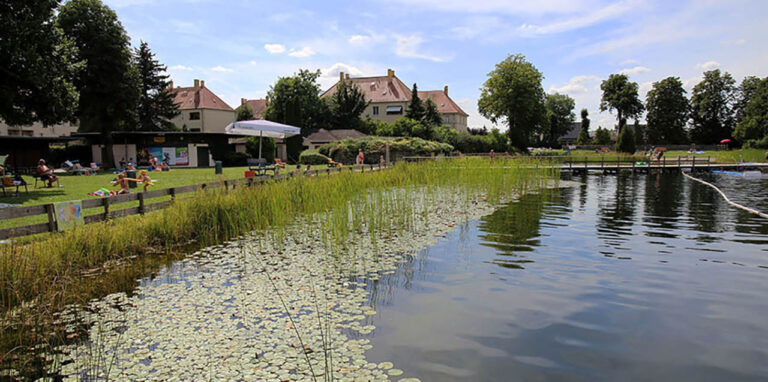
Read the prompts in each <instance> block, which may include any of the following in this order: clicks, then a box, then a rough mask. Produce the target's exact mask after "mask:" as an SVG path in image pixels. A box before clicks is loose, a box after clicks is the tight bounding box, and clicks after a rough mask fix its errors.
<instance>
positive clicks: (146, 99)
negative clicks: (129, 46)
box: [135, 41, 179, 131]
mask: <svg viewBox="0 0 768 382" xmlns="http://www.w3.org/2000/svg"><path fill="white" fill-rule="evenodd" d="M135 61H136V67H137V68H138V71H139V81H140V84H141V95H140V97H139V111H138V118H139V130H144V131H156V130H176V126H174V125H173V123H171V121H170V119H171V118H173V117H175V116H177V115H179V107H178V106H177V105H176V103H175V102H174V96H173V94H172V93H171V92H170V90H169V88H168V86H169V81H168V77H169V76H168V75H167V74H164V73H165V71H166V69H167V68H166V66H165V65H163V64H161V63H160V61H158V60H156V59H155V54H154V53H152V51H151V50H150V49H149V44H147V43H146V42H144V41H142V42H141V45H140V46H139V48H138V49H136V53H135Z"/></svg>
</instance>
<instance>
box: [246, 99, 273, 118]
mask: <svg viewBox="0 0 768 382" xmlns="http://www.w3.org/2000/svg"><path fill="white" fill-rule="evenodd" d="M267 102H268V101H267V99H266V98H262V99H245V98H243V99H242V100H241V103H240V104H241V105H242V104H243V103H245V104H247V105H248V107H250V108H251V111H252V112H253V119H262V118H264V110H267Z"/></svg>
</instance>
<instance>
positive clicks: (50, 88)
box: [0, 0, 82, 125]
mask: <svg viewBox="0 0 768 382" xmlns="http://www.w3.org/2000/svg"><path fill="white" fill-rule="evenodd" d="M58 4H59V2H58V1H57V0H37V1H30V0H5V1H3V4H2V5H0V25H2V32H0V118H1V119H3V120H4V121H5V122H7V123H8V124H11V125H25V124H29V123H32V122H35V121H40V122H42V123H43V125H52V124H55V123H59V122H62V121H71V120H73V119H74V115H75V110H76V109H77V99H78V92H77V89H76V88H75V86H74V79H75V77H76V76H77V74H78V73H79V71H80V69H81V68H82V63H80V62H79V60H78V58H77V48H76V47H75V45H74V43H73V42H72V41H71V40H70V39H68V38H67V37H66V36H65V35H64V34H63V32H62V31H61V29H60V28H59V27H58V26H57V25H56V24H55V23H54V22H53V16H54V10H55V9H56V7H57V6H58Z"/></svg>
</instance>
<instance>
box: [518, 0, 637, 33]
mask: <svg viewBox="0 0 768 382" xmlns="http://www.w3.org/2000/svg"><path fill="white" fill-rule="evenodd" d="M638 3H639V2H638V1H637V0H626V1H622V2H619V3H615V4H611V5H608V6H607V7H603V8H599V9H597V10H596V11H594V12H590V13H587V14H583V15H578V16H575V17H571V18H568V19H565V20H561V21H556V22H553V23H550V24H545V25H531V24H523V25H521V26H520V27H519V28H518V30H519V31H520V32H522V33H523V34H533V35H538V34H550V33H561V32H567V31H570V30H574V29H579V28H584V27H588V26H590V25H593V24H596V23H599V22H601V21H604V20H608V19H613V18H616V17H618V16H620V15H622V14H624V13H626V12H628V11H630V10H632V9H633V8H635V7H636V6H637V5H638Z"/></svg>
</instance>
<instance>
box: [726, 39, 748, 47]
mask: <svg viewBox="0 0 768 382" xmlns="http://www.w3.org/2000/svg"><path fill="white" fill-rule="evenodd" d="M746 43H747V40H744V39H743V38H742V39H738V40H730V41H724V42H723V45H744V44H746Z"/></svg>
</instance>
